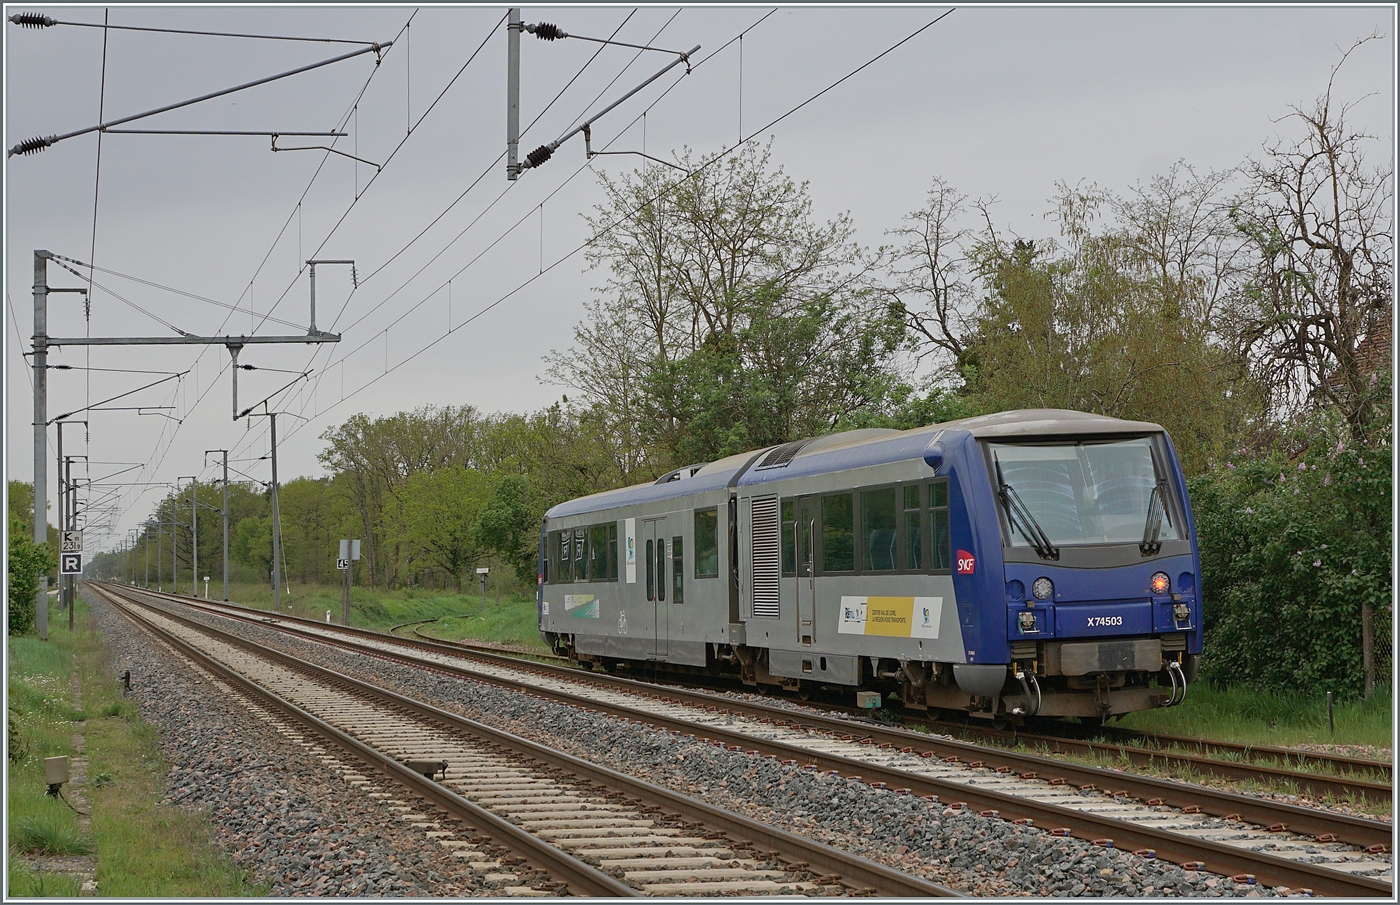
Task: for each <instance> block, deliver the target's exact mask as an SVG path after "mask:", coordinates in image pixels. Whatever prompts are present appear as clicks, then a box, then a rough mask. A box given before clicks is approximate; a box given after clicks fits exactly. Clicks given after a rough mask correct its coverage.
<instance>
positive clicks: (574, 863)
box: [98, 588, 639, 896]
mask: <svg viewBox="0 0 1400 905" xmlns="http://www.w3.org/2000/svg"><path fill="white" fill-rule="evenodd" d="M98 590H99V591H100V592H102V593H103V594H104V596H106V597H107V598H108V599H109V600H110V601H111V602H112V603H113V604H114V605H115V606H117V607H118V609H120V610H121V611H122V612H124V613H126V614H127V616H128V618H131V619H132V620H133V621H135V622H136V623H137V624H139V625H141V626H142V627H143V628H145V629H146V630H147V631H148V632H151V633H152V634H153V635H154V636H155V637H157V638H158V639H159V640H161V641H163V642H164V643H166V644H169V645H170V646H171V647H173V648H175V649H176V650H177V651H178V652H179V653H180V654H181V655H182V656H185V657H188V658H189V659H191V660H192V661H194V662H195V663H198V664H199V665H200V667H201V668H203V669H206V670H208V671H210V672H212V673H214V674H216V675H218V676H219V677H221V678H222V679H224V680H225V681H227V682H229V683H230V684H232V685H234V686H235V687H237V688H239V689H241V690H242V691H243V692H244V693H245V694H248V695H249V696H251V697H254V698H256V699H257V700H259V701H261V702H263V703H264V704H267V705H270V706H272V707H275V708H277V709H278V710H281V711H282V712H283V713H286V714H287V715H288V716H290V717H291V718H292V719H294V720H296V721H297V722H299V723H301V724H303V725H305V726H307V727H309V728H311V730H312V731H314V732H315V733H316V734H317V735H318V736H320V737H321V738H323V739H325V740H326V741H328V742H331V743H333V744H334V745H336V746H337V747H338V748H340V749H341V750H343V751H345V752H346V753H347V754H349V755H351V756H353V757H355V758H357V759H359V760H361V761H363V762H364V763H365V764H366V765H367V766H369V767H377V768H379V770H380V771H381V772H382V773H383V774H384V775H385V776H387V777H389V778H391V779H392V780H394V781H395V782H397V783H399V784H400V785H403V786H406V787H408V788H409V789H410V790H412V791H413V792H414V793H416V794H418V795H421V796H422V797H423V798H426V799H428V800H429V801H431V802H433V803H434V804H436V805H437V806H439V807H441V808H442V809H443V810H445V811H447V812H448V813H449V814H451V815H452V816H453V817H457V818H459V819H461V820H463V821H464V822H466V823H468V824H470V825H472V826H474V827H476V828H477V829H479V830H481V831H482V832H483V833H485V834H486V835H488V836H491V837H492V838H494V839H496V840H498V841H500V842H502V844H504V845H506V846H507V847H509V848H512V849H514V850H515V851H516V852H518V853H520V854H521V856H522V857H524V858H525V859H526V860H527V861H529V862H530V863H531V864H532V865H534V866H535V867H537V868H539V869H541V870H544V871H545V872H546V873H548V874H549V875H550V876H551V877H555V878H558V879H560V880H561V881H563V882H564V883H565V884H567V885H568V887H569V888H570V890H572V891H574V892H576V893H578V894H580V895H593V896H636V895H639V893H638V892H637V890H635V889H633V888H632V887H630V886H627V885H626V884H624V883H622V882H620V881H619V880H617V879H615V878H613V877H610V876H608V875H607V874H605V873H603V872H602V871H600V870H598V869H597V868H595V867H593V866H592V865H590V864H587V863H585V862H583V861H580V860H579V859H577V858H574V857H573V856H571V855H568V854H566V853H565V852H563V851H562V850H560V849H557V848H555V847H554V846H552V845H550V844H549V843H547V842H545V841H543V840H541V839H538V838H536V837H535V836H532V835H530V834H529V833H527V832H526V831H525V830H523V829H521V828H520V827H518V826H516V825H515V824H513V823H511V822H509V821H508V820H505V819H503V818H501V817H498V816H496V815H495V814H492V813H491V812H490V811H487V810H485V809H483V808H481V807H479V806H477V805H475V804H473V803H472V802H470V801H468V800H467V799H465V798H463V797H462V796H460V795H458V794H457V793H455V792H453V791H452V790H450V789H448V788H446V787H445V786H443V785H441V784H439V783H436V782H434V781H432V780H431V779H428V778H427V777H425V776H422V775H420V774H418V773H417V772H415V771H414V770H412V769H410V768H409V767H408V766H407V765H405V764H401V763H399V762H398V761H397V760H394V759H393V758H392V757H389V756H387V755H385V754H383V753H382V752H379V751H377V750H375V749H374V748H372V747H370V746H369V745H366V744H365V743H364V742H361V741H360V740H359V739H356V738H354V737H353V736H351V735H348V734H347V733H345V732H342V731H341V730H339V729H337V728H335V727H334V726H332V725H330V724H329V723H327V722H325V721H324V720H322V719H320V718H319V717H317V716H315V715H314V714H312V713H310V712H309V711H307V710H304V709H302V708H301V707H299V706H297V705H296V704H293V703H292V702H291V701H288V700H286V699H285V698H283V697H281V696H279V695H277V694H274V693H273V692H271V691H269V690H267V689H266V688H263V687H262V686H261V685H258V684H257V683H256V682H254V681H252V680H251V679H248V678H246V677H244V676H242V675H241V674H239V673H238V672H236V671H235V670H233V669H230V668H229V667H227V666H225V665H224V664H222V663H220V662H219V661H218V660H215V659H214V658H213V657H211V656H209V655H208V654H205V653H204V652H203V651H201V650H199V649H198V648H196V647H194V646H193V645H191V644H189V643H188V642H186V641H184V640H183V639H181V638H178V637H176V636H175V635H173V634H171V633H170V632H168V631H166V630H164V629H162V628H161V627H160V626H157V625H154V624H152V623H151V622H150V621H148V620H145V619H141V618H139V617H138V616H136V615H135V614H134V613H132V612H131V611H130V608H129V607H128V606H127V605H126V604H123V603H122V602H121V601H120V600H119V599H118V596H117V595H116V594H115V593H113V592H111V591H108V590H106V589H102V588H99V589H98ZM138 605H141V604H139V602H138Z"/></svg>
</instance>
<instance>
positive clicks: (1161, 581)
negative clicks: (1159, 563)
mask: <svg viewBox="0 0 1400 905" xmlns="http://www.w3.org/2000/svg"><path fill="white" fill-rule="evenodd" d="M1171 589H1172V580H1171V579H1170V578H1168V577H1167V573H1166V572H1154V573H1152V593H1154V594H1165V593H1167V592H1168V591H1170V590H1171Z"/></svg>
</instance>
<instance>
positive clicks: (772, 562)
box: [753, 497, 778, 619]
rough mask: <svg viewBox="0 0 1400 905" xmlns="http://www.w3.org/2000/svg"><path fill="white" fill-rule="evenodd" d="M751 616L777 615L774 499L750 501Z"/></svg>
mask: <svg viewBox="0 0 1400 905" xmlns="http://www.w3.org/2000/svg"><path fill="white" fill-rule="evenodd" d="M753 615H754V618H756V619H777V618H778V498H777V497H765V498H763V499H755V500H754V501H753Z"/></svg>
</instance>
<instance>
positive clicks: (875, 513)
mask: <svg viewBox="0 0 1400 905" xmlns="http://www.w3.org/2000/svg"><path fill="white" fill-rule="evenodd" d="M896 524H898V522H897V520H896V516H895V489H894V488H893V487H882V488H880V489H879V490H865V491H862V492H861V495H860V542H861V558H862V559H863V565H864V567H865V568H864V570H865V571H866V572H890V571H893V570H894V568H895V566H896V561H895V525H896Z"/></svg>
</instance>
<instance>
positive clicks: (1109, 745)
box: [391, 619, 1393, 802]
mask: <svg viewBox="0 0 1400 905" xmlns="http://www.w3.org/2000/svg"><path fill="white" fill-rule="evenodd" d="M436 621H438V620H436V619H429V620H424V621H421V622H410V623H404V624H403V625H400V626H394V629H393V630H391V631H397V630H398V629H403V628H408V627H410V626H412V627H413V631H412V634H413V636H414V637H416V638H418V639H420V640H423V641H428V642H432V643H436V644H444V645H448V646H451V647H454V648H461V649H463V650H467V651H473V652H480V653H488V654H504V655H506V656H516V657H518V658H519V659H522V660H533V661H538V662H544V663H558V664H560V665H563V664H566V663H567V662H568V661H567V660H566V659H565V658H563V657H559V656H556V655H553V654H544V653H540V654H528V655H526V654H516V653H513V652H511V651H506V650H503V649H501V648H499V647H493V646H491V645H488V644H474V643H472V642H469V641H448V640H443V639H440V638H434V637H433V636H431V635H429V634H425V633H424V632H423V631H422V630H423V628H425V627H426V626H428V625H431V624H432V623H434V622H436ZM400 637H403V636H400ZM677 678H678V679H683V678H684V677H679V676H678V677H677ZM715 684H716V685H717V684H719V683H715ZM702 687H710V686H709V685H708V684H706V685H703V686H702ZM723 687H724V688H726V689H729V688H730V686H729V685H724V686H723ZM732 690H737V691H750V690H751V689H746V688H743V687H742V686H737V685H736V686H733V689H732ZM784 697H788V696H787V695H784ZM803 704H804V705H805V706H810V707H824V708H825V709H829V710H832V711H834V712H838V713H845V714H847V715H849V716H856V717H861V718H862V719H864V718H865V714H864V713H863V712H862V711H859V710H857V709H856V708H853V707H848V706H840V705H831V704H827V703H824V702H820V701H804V702H803ZM901 718H902V719H903V721H904V722H905V723H907V724H912V725H918V726H925V727H927V728H929V729H930V730H932V731H935V732H940V733H944V734H956V735H959V736H961V737H964V738H973V739H983V740H985V741H987V742H990V743H992V744H997V745H1003V746H1008V745H1009V746H1012V747H1019V746H1029V747H1033V748H1039V749H1042V750H1046V751H1050V752H1054V753H1058V754H1076V755H1080V756H1089V757H1099V758H1104V759H1109V760H1121V761H1126V762H1128V763H1131V764H1134V765H1137V766H1142V767H1150V768H1165V769H1168V770H1176V771H1180V772H1183V773H1186V774H1188V775H1189V774H1192V773H1196V774H1204V775H1208V776H1218V777H1221V778H1223V779H1230V780H1244V781H1255V782H1259V783H1262V784H1265V785H1275V786H1281V787H1283V788H1294V789H1298V790H1300V791H1302V792H1305V793H1310V794H1312V795H1316V796H1319V797H1327V796H1333V797H1339V798H1345V797H1351V796H1355V797H1360V798H1365V799H1368V800H1371V801H1377V802H1389V801H1391V798H1392V793H1393V785H1392V765H1391V764H1389V763H1386V762H1384V761H1377V760H1367V759H1364V758H1357V757H1345V756H1341V755H1334V754H1326V753H1322V752H1313V751H1302V750H1298V749H1294V748H1279V747H1273V746H1268V745H1247V744H1240V743H1237V742H1228V741H1221V740H1218V739H1199V738H1192V737H1189V736H1178V735H1169V734H1165V733H1154V732H1144V731H1141V730H1135V729H1124V728H1121V727H1115V726H1095V727H1079V726H1078V725H1077V724H1065V726H1064V727H1063V729H1064V731H1056V729H1055V728H1051V727H1046V729H1045V731H1041V732H1034V731H1025V730H1021V729H997V728H994V727H991V726H979V725H977V724H976V723H974V722H964V721H956V720H946V719H922V718H920V716H919V715H918V714H917V713H915V712H908V713H901ZM1077 730H1078V731H1079V733H1080V735H1083V734H1089V735H1092V736H1096V737H1098V738H1107V739H1109V741H1100V740H1096V739H1095V738H1092V737H1091V738H1083V737H1078V736H1077V735H1076V734H1075V733H1076V731H1077ZM1289 765H1296V766H1297V767H1311V768H1314V769H1317V770H1321V771H1324V772H1322V773H1316V772H1305V771H1303V770H1299V769H1291V768H1290V767H1289Z"/></svg>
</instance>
